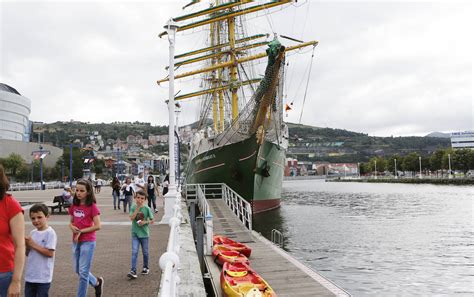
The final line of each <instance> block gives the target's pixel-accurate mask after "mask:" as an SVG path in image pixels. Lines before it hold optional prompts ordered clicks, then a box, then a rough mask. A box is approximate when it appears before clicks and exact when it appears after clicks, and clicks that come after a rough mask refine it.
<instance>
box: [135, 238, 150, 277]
mask: <svg viewBox="0 0 474 297" xmlns="http://www.w3.org/2000/svg"><path fill="white" fill-rule="evenodd" d="M139 245H141V246H142V254H143V267H146V268H148V237H143V238H138V237H137V236H136V235H132V270H133V271H135V272H136V271H137V258H138V247H139Z"/></svg>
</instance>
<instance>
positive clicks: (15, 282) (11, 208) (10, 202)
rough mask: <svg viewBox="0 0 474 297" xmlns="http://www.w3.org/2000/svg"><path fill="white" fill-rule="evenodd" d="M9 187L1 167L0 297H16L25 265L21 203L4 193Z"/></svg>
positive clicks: (0, 166) (23, 224)
mask: <svg viewBox="0 0 474 297" xmlns="http://www.w3.org/2000/svg"><path fill="white" fill-rule="evenodd" d="M9 188H10V183H9V182H8V178H7V176H6V175H5V171H4V169H3V166H2V165H0V296H2V297H3V296H5V297H7V296H8V297H13V296H15V297H19V296H20V292H21V275H22V273H23V265H24V264H25V223H24V219H25V218H24V215H23V209H22V208H21V205H20V203H18V201H16V200H15V198H13V196H11V195H10V194H7V191H8V190H9Z"/></svg>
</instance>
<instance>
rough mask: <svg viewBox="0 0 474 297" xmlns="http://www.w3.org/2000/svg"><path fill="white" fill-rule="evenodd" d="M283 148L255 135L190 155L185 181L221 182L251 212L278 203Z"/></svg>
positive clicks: (284, 152) (268, 207)
mask: <svg viewBox="0 0 474 297" xmlns="http://www.w3.org/2000/svg"><path fill="white" fill-rule="evenodd" d="M285 156H286V150H285V149H284V148H283V147H281V146H279V145H277V144H275V143H273V142H270V141H264V142H263V143H262V145H258V144H257V141H256V138H255V135H252V136H251V137H249V138H247V139H245V140H243V141H240V142H235V143H232V144H228V145H224V146H222V147H219V148H215V149H210V150H208V151H206V152H205V153H202V154H199V155H197V156H196V157H194V158H193V159H192V160H191V162H190V164H189V166H190V167H189V170H188V178H187V180H188V183H225V184H227V186H229V187H230V188H231V189H232V190H234V191H235V192H237V193H238V194H239V195H240V196H242V197H243V198H244V199H245V200H247V201H249V202H250V203H251V204H252V211H253V213H254V214H256V213H260V212H264V211H268V210H271V209H275V208H278V207H279V206H280V198H281V188H282V183H283V173H284V162H285Z"/></svg>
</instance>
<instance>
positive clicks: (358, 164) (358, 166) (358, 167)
mask: <svg viewBox="0 0 474 297" xmlns="http://www.w3.org/2000/svg"><path fill="white" fill-rule="evenodd" d="M357 173H358V174H359V179H360V163H359V162H357Z"/></svg>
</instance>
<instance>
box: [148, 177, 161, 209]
mask: <svg viewBox="0 0 474 297" xmlns="http://www.w3.org/2000/svg"><path fill="white" fill-rule="evenodd" d="M146 189H147V194H148V207H149V208H151V209H153V211H154V212H155V213H156V212H158V209H157V208H156V197H157V196H159V194H160V192H159V190H158V187H157V186H156V183H155V178H154V177H153V175H150V176H148V179H147V183H146ZM152 204H153V207H151V206H152Z"/></svg>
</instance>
